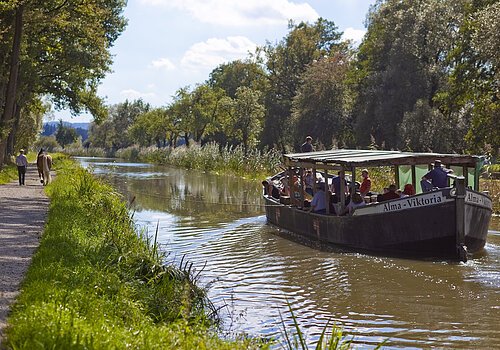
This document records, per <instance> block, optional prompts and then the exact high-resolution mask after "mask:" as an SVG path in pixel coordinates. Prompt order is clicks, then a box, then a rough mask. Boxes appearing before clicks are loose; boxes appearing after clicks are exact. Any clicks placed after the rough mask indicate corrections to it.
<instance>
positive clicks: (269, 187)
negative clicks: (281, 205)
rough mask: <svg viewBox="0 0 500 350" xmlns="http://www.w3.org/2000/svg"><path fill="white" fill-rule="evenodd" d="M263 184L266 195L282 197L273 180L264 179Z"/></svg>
mask: <svg viewBox="0 0 500 350" xmlns="http://www.w3.org/2000/svg"><path fill="white" fill-rule="evenodd" d="M262 186H263V187H264V195H266V196H271V197H273V198H276V199H280V190H279V189H278V188H277V187H276V186H275V185H274V183H273V182H272V181H267V180H264V181H262Z"/></svg>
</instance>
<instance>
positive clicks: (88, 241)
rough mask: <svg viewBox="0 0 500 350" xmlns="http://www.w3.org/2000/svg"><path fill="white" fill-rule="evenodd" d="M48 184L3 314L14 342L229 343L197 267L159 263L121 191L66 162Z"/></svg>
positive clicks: (86, 345)
mask: <svg viewBox="0 0 500 350" xmlns="http://www.w3.org/2000/svg"><path fill="white" fill-rule="evenodd" d="M56 165H57V167H58V174H57V177H56V178H55V181H54V182H53V183H52V184H50V185H49V186H48V187H47V188H46V191H47V193H48V195H49V196H50V199H51V204H50V209H49V217H48V221H47V226H46V229H45V231H44V233H43V236H42V239H41V242H40V246H39V249H38V251H37V252H36V254H35V256H34V257H33V261H32V264H31V266H30V268H29V270H28V273H27V276H26V278H25V280H24V281H23V284H22V292H21V294H20V296H19V298H18V300H17V303H16V304H15V305H14V307H13V309H12V313H11V314H10V318H9V320H8V322H9V327H8V329H7V330H6V338H5V339H4V346H5V347H6V348H12V349H125V348H132V349H139V348H140V349H173V348H175V349H195V348H213V349H234V348H252V347H257V346H256V345H254V341H252V340H249V339H241V340H238V341H224V340H221V339H220V338H219V337H218V336H217V334H216V332H215V325H216V321H217V319H216V313H214V312H213V310H212V309H211V308H210V305H211V304H210V302H209V301H208V299H207V298H206V293H205V290H204V289H203V288H200V287H198V286H197V284H196V273H195V271H194V269H193V268H192V266H191V265H190V264H188V263H182V264H181V266H173V265H165V264H164V261H165V256H164V255H162V253H161V252H160V251H159V250H158V245H157V243H156V239H155V236H148V235H147V234H146V233H145V232H143V231H138V230H137V229H136V228H135V227H134V224H133V222H132V220H131V217H130V215H129V210H128V208H127V206H126V205H125V203H124V202H123V201H122V200H121V197H120V196H119V195H118V194H117V193H116V192H115V191H114V190H113V189H112V188H111V187H110V186H108V185H106V184H104V183H103V182H101V181H99V180H97V179H95V178H94V177H93V176H92V175H91V174H89V173H88V172H87V171H85V170H83V169H81V168H78V167H76V166H75V165H74V163H73V162H70V161H69V160H64V159H59V160H58V162H57V163H56Z"/></svg>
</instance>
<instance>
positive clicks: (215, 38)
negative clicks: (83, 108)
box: [53, 0, 375, 123]
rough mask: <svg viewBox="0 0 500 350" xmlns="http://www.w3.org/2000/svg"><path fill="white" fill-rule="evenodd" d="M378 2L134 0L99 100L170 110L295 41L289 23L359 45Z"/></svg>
mask: <svg viewBox="0 0 500 350" xmlns="http://www.w3.org/2000/svg"><path fill="white" fill-rule="evenodd" d="M374 3H375V0H129V1H128V4H127V7H126V8H125V11H124V16H125V17H126V18H127V19H128V25H127V27H126V29H125V31H124V32H123V33H122V35H121V36H120V37H119V38H118V39H117V40H116V42H115V44H114V46H113V47H112V49H111V52H112V55H113V65H112V67H111V69H112V72H111V73H108V75H107V76H106V78H105V79H104V80H103V81H102V83H101V85H100V87H99V89H98V93H99V95H100V96H101V97H103V98H104V99H105V101H106V103H107V104H109V105H112V104H116V103H120V102H124V101H125V100H126V99H128V100H134V99H138V98H142V99H143V100H144V101H145V102H148V103H150V104H151V105H152V106H154V107H160V106H165V105H167V104H168V103H169V102H171V100H172V96H173V95H174V94H175V91H176V90H178V89H179V88H181V87H185V86H191V87H193V86H195V85H196V84H199V83H203V82H204V81H205V80H207V79H208V77H209V74H210V72H211V71H212V70H213V69H214V68H216V67H217V66H218V65H220V64H222V63H225V62H230V61H233V60H236V59H244V58H246V57H247V56H248V53H249V52H253V51H254V50H255V48H256V47H257V46H262V45H265V44H266V42H270V43H276V42H279V41H280V40H281V39H282V38H283V37H284V36H285V35H286V34H287V33H288V20H289V19H292V20H294V22H296V23H298V22H300V21H307V22H310V23H313V22H314V21H315V20H316V19H317V18H318V17H323V18H325V19H327V20H330V21H333V22H335V24H336V25H337V26H338V28H339V30H340V31H342V32H344V38H345V39H352V40H353V41H354V42H357V43H359V42H360V40H361V38H362V37H363V35H364V33H365V31H366V30H365V26H364V21H365V17H366V14H367V12H368V9H369V7H370V5H371V4H374ZM53 118H54V119H55V120H59V119H63V120H65V121H69V122H74V123H75V122H88V121H90V120H91V119H92V117H91V116H90V115H89V114H82V115H79V116H71V114H70V112H69V111H56V112H55V113H54V116H53Z"/></svg>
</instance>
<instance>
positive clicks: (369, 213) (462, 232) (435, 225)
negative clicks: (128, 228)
mask: <svg viewBox="0 0 500 350" xmlns="http://www.w3.org/2000/svg"><path fill="white" fill-rule="evenodd" d="M283 157H284V166H285V167H286V168H287V170H286V171H285V172H284V173H283V174H282V175H285V177H288V178H290V179H291V178H292V177H293V176H297V177H298V182H299V183H304V179H303V174H304V170H305V169H312V171H313V172H314V173H315V175H314V178H316V177H317V176H320V177H322V178H323V179H326V182H327V183H328V184H329V183H330V182H331V178H332V175H333V174H335V175H337V174H338V176H340V177H341V178H344V179H347V178H349V176H350V178H351V179H356V171H359V170H360V169H361V168H368V169H373V168H376V167H392V168H393V172H394V174H395V179H394V183H395V184H396V185H397V187H398V188H400V187H402V186H403V185H404V184H406V183H410V184H412V185H413V187H414V188H415V190H416V194H415V195H412V196H408V197H403V198H398V199H393V200H390V201H383V202H376V201H375V200H374V198H375V197H376V196H373V197H365V199H366V201H367V202H368V201H369V203H367V204H366V205H365V206H364V207H360V208H357V209H356V210H355V211H354V213H352V214H351V215H345V216H338V215H335V214H331V213H330V207H329V205H327V209H326V214H317V213H313V212H311V211H309V209H308V208H304V196H305V193H304V191H303V190H300V191H299V192H298V193H297V192H296V193H295V194H293V193H292V195H291V196H281V198H279V199H278V198H275V197H272V196H271V193H269V195H267V192H268V191H264V192H265V194H264V199H265V203H266V206H265V210H266V217H267V221H268V223H270V224H272V225H275V226H277V227H278V228H280V229H282V230H281V231H282V232H284V233H288V234H292V236H296V237H298V238H306V239H307V240H310V241H318V242H320V243H322V244H326V245H333V246H340V247H345V248H348V249H350V250H357V251H371V252H375V253H380V254H383V255H395V256H407V257H428V258H437V259H452V260H460V261H466V260H467V255H470V254H474V253H476V252H479V251H481V250H482V249H483V247H484V245H485V243H486V237H487V234H488V225H489V222H490V219H491V215H492V200H491V198H490V197H489V196H488V193H486V192H480V191H479V176H480V170H481V167H482V165H483V162H484V158H483V157H480V156H472V155H456V154H437V153H409V152H399V151H379V150H349V149H339V150H330V151H319V152H308V153H293V154H285V155H284V156H283ZM436 160H440V161H441V163H442V164H443V165H444V166H445V167H446V169H450V170H453V172H452V173H451V171H450V173H451V174H449V175H448V184H449V185H450V186H448V187H445V188H435V189H433V190H431V191H430V192H422V188H421V185H420V180H421V178H422V176H423V175H425V174H426V173H427V172H428V171H429V170H430V169H431V165H430V164H432V163H433V162H434V161H436ZM385 169H386V170H387V168H385ZM329 172H330V173H329ZM317 174H321V175H317ZM279 177H280V175H278V176H275V177H273V178H270V179H268V181H269V182H273V181H274V182H275V183H276V182H277V181H278V178H279ZM387 185H389V184H387ZM345 186H346V185H345V184H344V181H341V190H340V200H339V203H340V204H337V205H338V208H337V212H342V211H343V209H344V206H345V196H346V195H345V194H344V193H345V192H346V188H345ZM349 186H355V181H351V185H349ZM299 187H302V186H299ZM325 196H326V201H327V203H330V194H329V193H328V191H325Z"/></svg>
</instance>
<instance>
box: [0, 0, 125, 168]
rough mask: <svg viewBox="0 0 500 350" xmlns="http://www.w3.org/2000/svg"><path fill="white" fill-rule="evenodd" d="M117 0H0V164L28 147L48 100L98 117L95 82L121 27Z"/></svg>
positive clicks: (120, 0) (99, 105)
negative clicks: (86, 111)
mask: <svg viewBox="0 0 500 350" xmlns="http://www.w3.org/2000/svg"><path fill="white" fill-rule="evenodd" d="M125 4H126V1H125V0H89V1H84V2H81V1H58V0H46V1H36V0H23V1H19V0H7V1H2V2H0V17H1V21H0V62H1V65H0V166H1V165H2V164H3V163H4V160H5V156H10V155H12V154H14V153H15V151H17V150H18V149H19V148H29V147H28V146H30V145H32V143H33V141H34V140H35V139H36V135H37V134H38V132H39V130H40V127H41V121H42V117H43V115H44V114H45V113H46V112H48V110H49V106H48V105H47V102H45V101H50V102H52V104H54V106H55V107H57V108H60V107H68V108H70V109H71V110H72V111H73V112H75V113H78V112H80V111H82V110H88V111H90V112H91V113H92V114H93V115H94V117H95V118H97V119H99V118H103V117H104V116H105V115H106V108H105V106H104V105H103V101H102V99H101V98H100V97H98V96H97V94H96V91H97V86H98V84H99V82H100V81H101V79H102V78H103V77H104V75H105V74H106V73H107V72H108V71H109V69H110V65H111V54H110V52H109V49H110V48H111V46H112V45H113V43H114V42H115V40H116V39H117V38H118V36H119V35H120V33H121V32H122V31H123V30H124V28H125V24H126V21H125V19H124V18H123V16H122V15H121V13H122V11H123V9H124V6H125Z"/></svg>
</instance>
